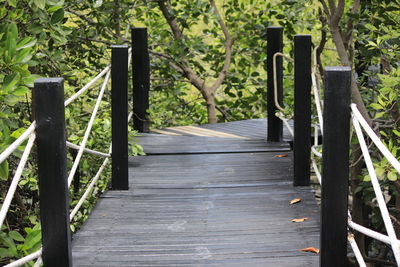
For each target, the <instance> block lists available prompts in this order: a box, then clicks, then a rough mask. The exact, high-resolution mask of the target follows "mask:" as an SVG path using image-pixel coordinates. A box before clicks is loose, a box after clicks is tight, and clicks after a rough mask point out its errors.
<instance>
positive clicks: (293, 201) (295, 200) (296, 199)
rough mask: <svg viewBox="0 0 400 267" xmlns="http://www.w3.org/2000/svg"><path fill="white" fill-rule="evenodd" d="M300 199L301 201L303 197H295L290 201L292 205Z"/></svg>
mask: <svg viewBox="0 0 400 267" xmlns="http://www.w3.org/2000/svg"><path fill="white" fill-rule="evenodd" d="M300 201H301V198H295V199H292V200H291V201H290V205H293V204H296V203H299V202H300Z"/></svg>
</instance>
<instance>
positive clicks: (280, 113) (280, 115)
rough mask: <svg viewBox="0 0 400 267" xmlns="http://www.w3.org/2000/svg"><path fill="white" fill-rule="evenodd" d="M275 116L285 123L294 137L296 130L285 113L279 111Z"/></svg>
mask: <svg viewBox="0 0 400 267" xmlns="http://www.w3.org/2000/svg"><path fill="white" fill-rule="evenodd" d="M275 116H277V117H278V118H279V119H281V121H282V122H283V123H284V124H285V126H286V128H287V129H288V131H289V133H290V135H291V136H292V137H294V131H293V128H292V127H291V126H290V124H289V122H288V119H287V118H285V115H284V114H283V113H282V112H277V113H275Z"/></svg>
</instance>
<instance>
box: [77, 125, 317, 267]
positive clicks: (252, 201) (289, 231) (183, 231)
mask: <svg viewBox="0 0 400 267" xmlns="http://www.w3.org/2000/svg"><path fill="white" fill-rule="evenodd" d="M264 122H265V120H252V121H244V122H240V123H227V124H218V125H208V126H202V127H196V128H203V129H206V130H212V131H214V132H210V131H208V132H207V131H205V132H206V133H204V134H200V132H201V131H199V130H198V129H186V130H185V129H183V131H186V133H185V134H182V135H180V133H179V131H175V134H174V135H167V134H168V132H169V131H171V132H174V130H171V129H164V130H163V131H165V132H164V134H147V135H144V136H143V137H140V138H139V139H140V141H141V144H143V145H144V148H145V151H146V152H147V153H148V155H147V156H143V157H134V158H130V159H129V162H130V190H129V191H109V192H107V193H105V194H104V195H103V196H102V197H101V198H100V200H99V202H98V204H97V206H96V207H95V209H94V210H93V212H92V213H91V215H90V218H89V220H88V221H87V222H86V223H85V225H84V226H83V228H82V229H81V230H80V231H78V233H77V234H75V235H74V236H73V259H74V266H242V265H247V266H271V267H272V266H277V267H281V266H282V267H283V266H296V267H298V266H318V262H319V260H318V255H315V254H311V253H307V252H300V251H298V250H299V249H302V248H305V247H319V208H318V206H317V204H316V202H315V199H314V196H313V192H312V190H311V189H310V188H308V187H296V188H295V187H293V186H292V160H291V152H290V147H289V145H288V144H287V143H267V142H266V141H265V140H263V136H265V132H266V127H264V126H263V123H264ZM232 124H234V125H232ZM250 126H251V127H253V128H252V129H251V130H249V127H250ZM246 128H247V130H246ZM181 130H182V129H181ZM188 130H189V131H193V130H195V131H196V134H190V133H187V131H188ZM217 132H220V133H221V134H220V135H221V136H220V137H218V136H217ZM211 133H212V134H213V135H211ZM224 134H231V135H232V136H226V135H224ZM210 135H211V136H210ZM233 135H235V136H233ZM281 154H288V156H287V157H276V155H281ZM294 198H301V199H302V201H301V202H300V203H298V204H295V205H290V204H289V202H290V200H292V199H294ZM302 217H308V218H309V220H307V221H305V222H302V223H293V222H292V221H291V220H292V219H294V218H302Z"/></svg>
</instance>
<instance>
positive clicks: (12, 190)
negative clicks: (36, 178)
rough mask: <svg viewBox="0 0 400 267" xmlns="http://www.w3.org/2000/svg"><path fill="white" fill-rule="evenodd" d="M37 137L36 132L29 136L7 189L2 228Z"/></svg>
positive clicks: (0, 215) (0, 211)
mask: <svg viewBox="0 0 400 267" xmlns="http://www.w3.org/2000/svg"><path fill="white" fill-rule="evenodd" d="M35 139H36V135H35V134H34V133H33V134H31V135H30V137H29V140H28V143H27V145H26V147H25V150H24V153H23V154H22V157H21V160H20V161H19V164H18V167H17V170H16V171H15V174H14V177H13V179H12V182H11V184H10V187H9V189H8V191H7V195H6V197H5V199H4V202H3V204H2V206H1V210H0V228H1V226H3V223H4V220H5V218H6V216H7V212H8V209H9V208H10V204H11V201H12V199H13V197H14V194H15V191H16V190H17V187H18V183H19V180H20V178H21V175H22V171H23V170H24V168H25V165H26V162H27V161H28V157H29V154H30V152H31V149H32V146H33V144H34V141H35Z"/></svg>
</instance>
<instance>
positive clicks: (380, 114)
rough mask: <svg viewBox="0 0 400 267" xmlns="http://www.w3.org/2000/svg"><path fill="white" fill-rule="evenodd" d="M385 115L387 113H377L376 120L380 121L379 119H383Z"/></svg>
mask: <svg viewBox="0 0 400 267" xmlns="http://www.w3.org/2000/svg"><path fill="white" fill-rule="evenodd" d="M385 114H386V112H385V111H382V112H378V113H376V115H375V117H374V119H379V118H381V117H383V115H385Z"/></svg>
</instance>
